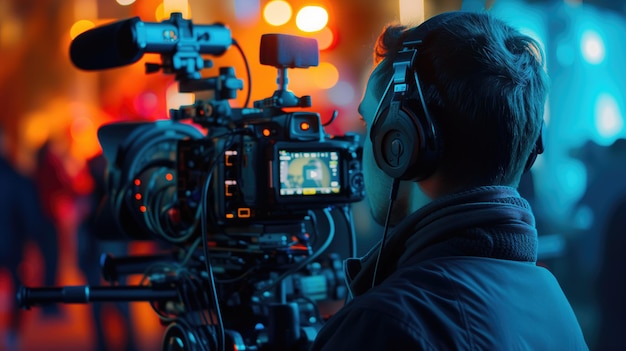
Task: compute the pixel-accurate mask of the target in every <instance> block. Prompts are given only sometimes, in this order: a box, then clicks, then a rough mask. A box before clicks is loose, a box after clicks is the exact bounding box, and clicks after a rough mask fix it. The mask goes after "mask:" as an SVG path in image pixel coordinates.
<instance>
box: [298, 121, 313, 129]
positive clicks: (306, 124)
mask: <svg viewBox="0 0 626 351" xmlns="http://www.w3.org/2000/svg"><path fill="white" fill-rule="evenodd" d="M310 128H311V125H310V124H309V122H302V123H300V129H302V130H309V129H310Z"/></svg>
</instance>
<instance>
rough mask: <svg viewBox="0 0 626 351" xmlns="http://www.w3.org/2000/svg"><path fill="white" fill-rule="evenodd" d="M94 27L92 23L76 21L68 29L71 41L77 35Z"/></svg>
mask: <svg viewBox="0 0 626 351" xmlns="http://www.w3.org/2000/svg"><path fill="white" fill-rule="evenodd" d="M95 26H96V24H95V23H93V22H92V21H89V20H79V21H76V22H75V23H74V24H73V25H72V27H71V28H70V37H71V38H72V39H74V38H76V37H77V36H78V35H80V34H81V33H83V32H85V31H87V30H89V29H91V28H94V27H95Z"/></svg>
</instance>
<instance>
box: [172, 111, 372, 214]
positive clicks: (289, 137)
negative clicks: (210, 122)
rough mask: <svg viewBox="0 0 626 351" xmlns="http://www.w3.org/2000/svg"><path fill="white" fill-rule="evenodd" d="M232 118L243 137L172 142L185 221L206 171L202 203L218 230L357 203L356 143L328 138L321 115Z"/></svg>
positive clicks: (348, 138)
mask: <svg viewBox="0 0 626 351" xmlns="http://www.w3.org/2000/svg"><path fill="white" fill-rule="evenodd" d="M237 112H238V113H242V114H245V115H246V119H245V121H244V122H243V123H242V125H241V126H240V128H241V129H242V130H245V131H246V132H245V133H242V134H239V135H235V136H231V137H228V138H222V139H211V138H204V139H186V140H180V141H179V142H178V157H177V171H178V177H177V179H178V187H177V194H178V200H179V201H180V204H181V209H182V213H183V217H184V218H186V219H190V218H191V217H192V216H193V214H194V213H195V211H196V209H197V207H198V206H200V203H201V200H202V198H201V197H202V189H201V185H202V184H203V183H204V181H205V180H206V177H207V176H208V174H207V171H206V170H207V169H211V168H212V167H214V169H215V172H216V174H214V177H213V183H212V184H211V187H210V188H211V191H210V193H209V198H208V203H209V204H210V206H211V207H212V211H213V213H214V220H215V221H216V222H217V224H219V225H243V224H246V223H250V222H256V221H267V220H278V219H285V218H292V217H294V216H295V217H298V216H300V215H301V214H302V213H305V212H306V211H308V210H311V209H321V208H324V207H328V206H332V205H335V204H345V203H351V202H355V201H360V200H361V199H363V197H364V186H363V175H362V170H361V162H360V160H361V153H362V148H361V146H360V145H358V136H356V135H354V136H351V135H348V136H343V137H337V138H332V139H330V138H328V139H327V138H326V137H325V135H324V134H323V127H322V125H321V122H320V116H319V115H318V114H317V113H312V112H290V113H282V112H281V114H280V115H279V116H265V115H264V114H265V111H263V110H259V109H247V110H240V111H237ZM218 150H223V151H218ZM207 155H208V157H207ZM213 162H216V163H217V164H216V165H214V166H211V164H212V163H213Z"/></svg>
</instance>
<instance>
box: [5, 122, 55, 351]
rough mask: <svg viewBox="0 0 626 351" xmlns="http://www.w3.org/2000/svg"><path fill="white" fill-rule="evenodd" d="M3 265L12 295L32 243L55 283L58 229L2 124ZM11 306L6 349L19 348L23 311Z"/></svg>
mask: <svg viewBox="0 0 626 351" xmlns="http://www.w3.org/2000/svg"><path fill="white" fill-rule="evenodd" d="M0 194H1V196H0V268H3V269H6V270H8V273H9V274H10V276H11V283H10V285H11V291H13V294H12V296H16V292H17V289H18V288H19V287H20V285H21V284H22V283H23V281H24V280H23V272H22V271H21V270H20V267H21V264H22V263H23V262H22V260H23V258H24V256H23V254H24V251H25V248H26V245H27V244H28V243H29V242H33V243H34V244H36V245H37V248H38V249H39V250H41V253H42V255H43V259H44V260H43V263H44V267H43V270H44V271H45V278H44V281H43V284H45V285H49V286H52V285H55V283H56V274H57V256H58V243H57V232H56V229H55V227H54V223H53V222H52V220H51V218H50V217H49V216H48V215H47V214H46V213H45V212H44V210H43V206H42V205H41V202H40V198H39V196H38V193H37V186H36V184H35V182H34V181H33V180H32V179H30V178H29V177H27V176H25V175H23V174H21V173H19V172H18V171H16V170H15V169H14V167H13V165H12V164H11V163H10V162H9V160H8V159H7V157H6V148H5V137H4V132H3V130H2V127H0ZM8 308H9V314H10V317H9V319H10V321H9V324H8V329H7V330H6V331H5V335H4V337H3V340H2V342H3V345H2V346H3V349H5V350H19V349H20V344H19V331H20V314H21V313H22V312H20V310H19V308H18V306H17V305H16V303H13V304H12V305H11V306H10V307H8ZM43 312H44V313H45V314H46V315H52V314H55V313H56V312H57V309H56V308H55V306H48V307H46V308H44V309H43Z"/></svg>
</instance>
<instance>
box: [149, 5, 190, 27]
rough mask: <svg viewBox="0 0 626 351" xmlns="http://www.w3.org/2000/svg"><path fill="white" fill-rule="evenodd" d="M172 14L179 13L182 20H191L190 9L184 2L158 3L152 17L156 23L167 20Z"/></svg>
mask: <svg viewBox="0 0 626 351" xmlns="http://www.w3.org/2000/svg"><path fill="white" fill-rule="evenodd" d="M173 12H180V13H182V15H183V18H185V19H191V9H190V7H189V2H188V1H186V0H169V1H164V2H162V3H160V4H159V5H158V6H157V8H156V10H155V11H154V17H155V18H156V20H157V22H161V21H164V20H167V19H169V18H170V15H171V14H172V13H173Z"/></svg>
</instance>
